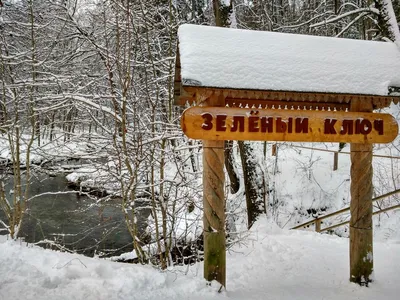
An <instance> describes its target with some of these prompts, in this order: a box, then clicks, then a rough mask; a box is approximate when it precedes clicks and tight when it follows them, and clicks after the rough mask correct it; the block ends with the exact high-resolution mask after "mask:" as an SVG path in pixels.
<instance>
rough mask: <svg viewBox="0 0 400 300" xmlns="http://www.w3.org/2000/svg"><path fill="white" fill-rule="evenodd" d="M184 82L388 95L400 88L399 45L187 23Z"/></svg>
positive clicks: (182, 36) (182, 48)
mask: <svg viewBox="0 0 400 300" xmlns="http://www.w3.org/2000/svg"><path fill="white" fill-rule="evenodd" d="M178 38H179V56H180V67H181V70H180V72H181V74H180V75H181V82H182V85H183V86H199V87H217V88H229V89H247V90H269V91H297V92H314V93H332V94H336V93H340V94H362V95H380V96H387V95H388V94H389V87H400V51H399V49H398V48H397V46H396V45H395V44H394V43H387V42H374V41H362V40H350V39H342V38H329V37H317V36H308V35H300V34H287V33H276V32H265V31H251V30H240V29H230V28H221V27H210V26H199V25H189V24H185V25H182V26H180V27H179V31H178Z"/></svg>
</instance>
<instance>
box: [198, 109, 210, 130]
mask: <svg viewBox="0 0 400 300" xmlns="http://www.w3.org/2000/svg"><path fill="white" fill-rule="evenodd" d="M201 116H202V117H203V119H204V123H203V124H202V125H201V128H203V129H204V130H211V129H212V128H213V123H212V120H213V116H212V114H210V113H204V114H202V115H201Z"/></svg>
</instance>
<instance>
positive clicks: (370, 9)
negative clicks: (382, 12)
mask: <svg viewBox="0 0 400 300" xmlns="http://www.w3.org/2000/svg"><path fill="white" fill-rule="evenodd" d="M360 13H367V14H369V13H373V14H377V15H379V10H377V9H376V8H373V7H367V8H359V9H355V10H352V11H349V12H347V13H344V14H341V15H339V16H336V17H334V18H331V19H328V20H324V21H321V22H318V23H315V24H312V25H310V28H315V27H319V26H323V25H326V24H330V23H333V22H336V21H339V20H341V19H343V18H346V17H348V16H351V15H354V14H360Z"/></svg>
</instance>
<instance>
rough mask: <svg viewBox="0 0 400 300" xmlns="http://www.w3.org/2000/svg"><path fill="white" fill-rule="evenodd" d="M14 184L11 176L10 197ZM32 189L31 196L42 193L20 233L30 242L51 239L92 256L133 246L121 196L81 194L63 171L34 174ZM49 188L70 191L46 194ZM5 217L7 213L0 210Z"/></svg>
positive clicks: (27, 215) (8, 190)
mask: <svg viewBox="0 0 400 300" xmlns="http://www.w3.org/2000/svg"><path fill="white" fill-rule="evenodd" d="M11 187H12V181H11V180H9V181H8V182H7V184H6V193H7V197H12V193H10V189H11ZM29 191H30V192H29V194H30V196H33V195H40V196H39V197H37V198H34V199H33V200H31V201H30V202H29V204H28V211H27V213H26V215H25V219H24V222H23V225H22V228H21V233H20V236H21V237H24V239H25V241H26V242H30V243H34V242H38V241H43V240H51V241H54V242H56V243H58V244H61V245H64V246H65V247H66V248H68V249H70V250H74V251H78V252H79V253H82V254H85V255H89V256H92V255H94V254H97V255H106V256H110V255H119V254H121V253H123V252H127V251H130V250H132V238H131V236H130V234H129V232H128V230H127V229H126V225H125V221H124V216H123V213H122V211H121V207H120V205H119V200H118V199H111V200H109V201H107V202H102V201H97V200H96V199H93V198H89V197H87V196H84V195H79V193H77V192H76V191H74V190H73V189H71V188H69V187H68V183H67V181H66V179H65V175H62V174H61V175H57V176H55V177H49V176H47V175H40V176H38V177H35V178H33V179H32V181H31V184H30V189H29ZM48 192H54V193H56V192H70V193H67V194H58V195H57V194H50V195H49V194H43V193H48ZM2 217H4V214H3V213H2V212H0V218H2ZM42 246H46V244H43V245H42ZM47 246H49V244H47ZM53 248H54V247H53Z"/></svg>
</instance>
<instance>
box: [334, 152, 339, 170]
mask: <svg viewBox="0 0 400 300" xmlns="http://www.w3.org/2000/svg"><path fill="white" fill-rule="evenodd" d="M338 160H339V153H338V152H335V153H333V171H336V170H337V169H338Z"/></svg>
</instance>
